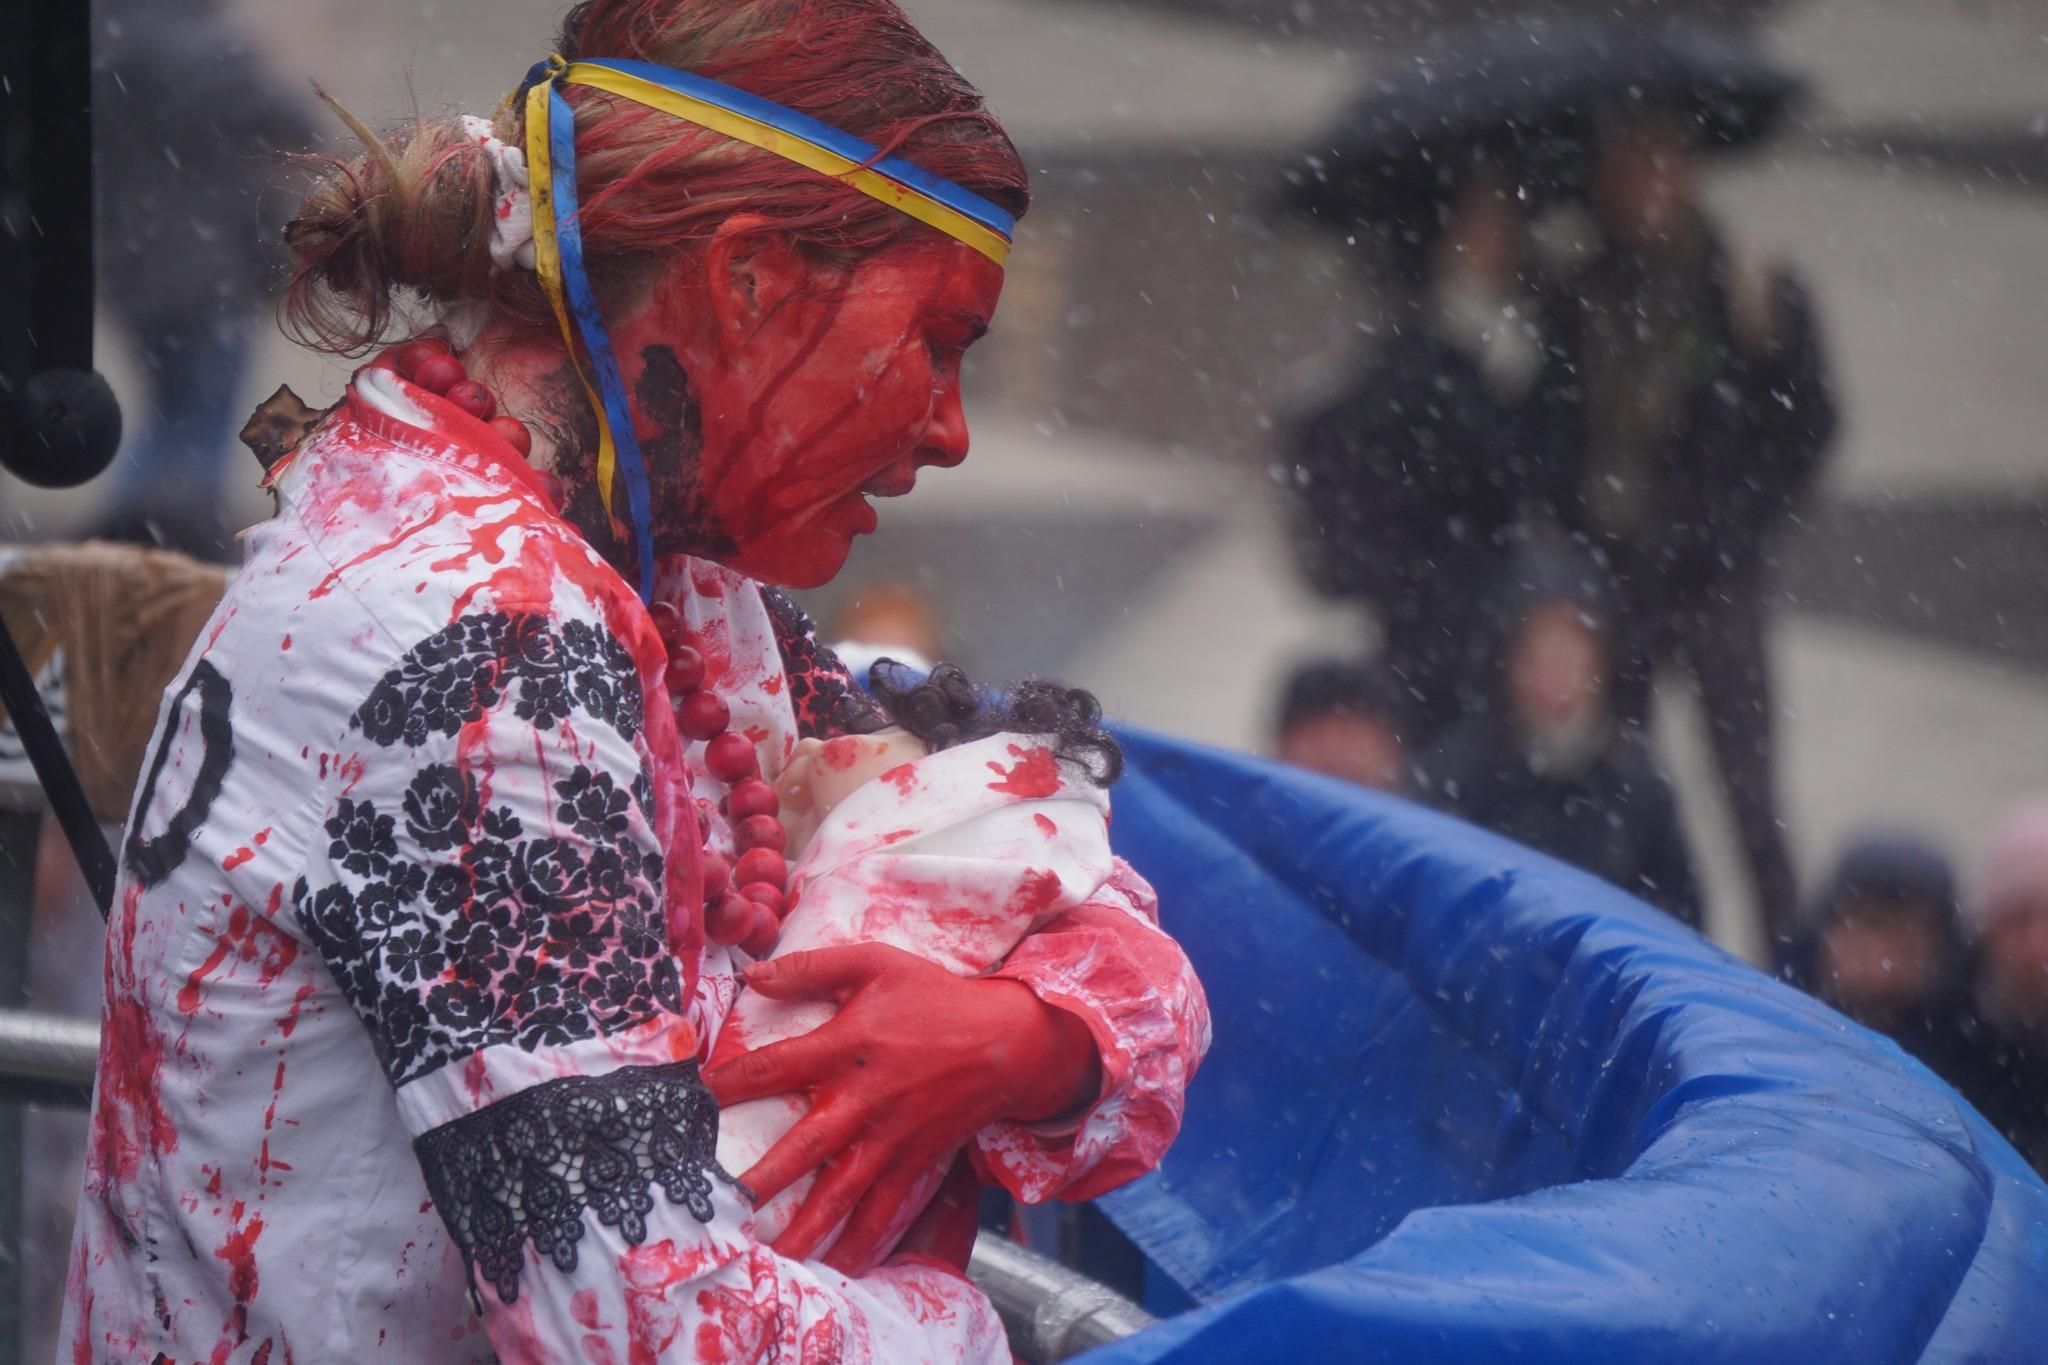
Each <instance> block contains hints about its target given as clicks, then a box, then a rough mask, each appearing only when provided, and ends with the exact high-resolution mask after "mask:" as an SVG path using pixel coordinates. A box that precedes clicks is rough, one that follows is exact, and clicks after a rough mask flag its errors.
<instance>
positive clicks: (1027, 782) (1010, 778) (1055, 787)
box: [988, 744, 1060, 800]
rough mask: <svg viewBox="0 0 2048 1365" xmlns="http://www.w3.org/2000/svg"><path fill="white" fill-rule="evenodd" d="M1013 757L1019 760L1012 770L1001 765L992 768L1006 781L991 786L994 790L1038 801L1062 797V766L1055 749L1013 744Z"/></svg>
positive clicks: (994, 765) (993, 765)
mask: <svg viewBox="0 0 2048 1365" xmlns="http://www.w3.org/2000/svg"><path fill="white" fill-rule="evenodd" d="M1010 756H1011V757H1012V758H1014V759H1016V760H1017V763H1016V765H1015V766H1013V767H1011V768H1008V769H1005V768H1004V767H1003V765H1002V764H1000V763H991V764H989V765H988V770H989V771H990V772H992V773H994V774H995V775H996V776H997V777H999V778H1001V779H1002V781H1000V782H991V783H989V784H988V789H989V790H990V791H992V792H1002V793H1004V794H1005V795H1008V796H1022V797H1025V798H1027V799H1034V800H1035V799H1042V798H1045V797H1048V796H1057V795H1059V790H1060V765H1059V760H1057V759H1056V758H1054V757H1053V753H1052V750H1050V749H1048V748H1045V747H1044V746H1042V745H1041V746H1039V747H1036V748H1032V749H1025V748H1023V747H1022V746H1020V745H1016V744H1012V745H1011V746H1010Z"/></svg>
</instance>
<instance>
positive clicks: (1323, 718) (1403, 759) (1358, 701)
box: [1273, 659, 1417, 796]
mask: <svg viewBox="0 0 2048 1365" xmlns="http://www.w3.org/2000/svg"><path fill="white" fill-rule="evenodd" d="M1414 726H1415V721H1414V708H1413V707H1412V706H1411V705H1410V704H1409V699H1408V695H1407V693H1406V692H1405V691H1404V690H1403V689H1402V687H1401V684H1400V682H1399V681H1398V680H1397V679H1396V678H1395V677H1394V676H1393V674H1392V672H1391V671H1390V670H1388V669H1387V668H1385V667H1383V666H1382V665H1380V664H1379V663H1377V662H1375V661H1369V660H1348V659H1318V660H1315V661H1313V662H1310V663H1306V664H1302V665H1301V666H1300V667H1298V668H1296V669H1295V670H1294V672H1293V674H1292V675H1291V676H1290V677H1289V678H1288V679H1287V686H1286V688H1285V689H1284V690H1283V691H1282V693H1281V696H1280V713H1279V716H1278V718H1277V719H1276V721H1275V724H1274V726H1273V756H1274V757H1275V758H1277V759H1279V760H1280V761H1281V762H1282V763H1288V764H1292V765H1293V766H1295V767H1297V768H1306V769H1307V770H1309V771H1310V772H1317V773H1322V774H1324V775H1325V776H1327V777H1336V778H1342V779H1343V780H1344V781H1346V782H1352V783H1356V784H1357V785H1358V786H1361V787H1370V788H1371V789H1372V790H1374V791H1383V792H1390V793H1393V794H1394V795H1397V796H1398V795H1405V794H1406V793H1407V792H1408V790H1409V787H1410V785H1411V784H1410V779H1409V764H1408V755H1409V749H1410V746H1411V745H1413V744H1414V743H1416V741H1417V736H1416V733H1415V729H1414Z"/></svg>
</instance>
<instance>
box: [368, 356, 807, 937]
mask: <svg viewBox="0 0 2048 1365" xmlns="http://www.w3.org/2000/svg"><path fill="white" fill-rule="evenodd" d="M370 364H371V366H372V367H373V368H377V369H386V370H391V371H393V372H395V373H396V374H397V375H398V376H399V378H401V379H405V380H408V381H410V382H411V383H414V384H417V385H419V386H420V387H421V388H423V389H425V390H427V391H428V392H430V393H436V394H439V395H440V396H441V397H443V398H446V399H447V400H448V401H449V402H451V403H453V404H454V405H455V406H456V407H458V408H461V409H462V410H463V411H464V412H466V413H468V414H469V415H470V416H472V417H474V418H476V419H477V420H478V421H481V422H487V423H489V424H490V427H491V430H493V431H495V432H497V433H498V435H500V436H502V437H504V438H505V442H506V444H507V445H510V446H511V447H512V448H513V449H514V450H516V451H518V452H519V454H520V457H521V458H524V457H526V456H528V455H530V454H532V453H533V434H532V433H531V432H529V431H528V430H527V429H526V423H524V422H522V421H520V420H519V419H518V418H516V417H510V416H503V415H500V414H499V413H498V400H497V396H496V395H494V394H493V393H492V392H491V391H490V390H489V389H487V388H485V387H484V386H483V385H482V384H479V383H477V382H476V381H475V380H474V379H471V378H470V377H469V372H468V371H467V370H465V369H464V368H463V365H462V362H461V360H459V359H457V358H456V355H455V349H454V347H452V346H450V345H449V344H448V343H447V342H446V341H444V340H442V339H441V338H439V337H422V338H420V339H419V340H417V341H409V342H406V343H405V344H404V345H402V346H393V347H391V348H390V349H388V350H386V351H384V352H383V353H382V354H381V355H379V356H378V357H377V358H376V359H375V360H373V361H371V362H370ZM541 477H542V478H544V479H546V480H547V481H548V482H549V484H550V485H551V486H552V487H554V488H555V490H556V497H555V501H556V504H557V505H558V506H559V505H560V503H561V501H562V499H561V495H560V485H559V484H557V483H556V482H555V480H554V479H553V477H552V476H550V475H546V474H543V475H542V476H541ZM653 614H654V625H655V629H656V630H657V631H658V632H660V635H661V641H662V644H663V645H664V646H666V647H667V649H668V660H669V661H668V674H667V681H668V691H669V697H670V699H671V700H672V701H673V703H674V705H675V712H676V726H677V728H678V729H680V730H681V731H682V732H683V734H684V735H685V736H686V737H687V738H689V739H693V740H702V741H704V767H705V769H706V771H708V772H709V773H710V774H711V775H712V776H713V777H715V778H717V779H718V780H719V781H720V782H723V783H725V784H726V797H725V801H724V803H723V804H724V807H725V813H726V818H727V819H728V820H730V821H731V822H732V832H733V844H734V846H735V847H736V848H737V849H738V850H739V859H738V861H737V862H735V861H733V860H732V859H729V858H727V857H725V856H724V855H723V854H719V853H712V852H710V851H708V849H707V851H706V852H705V854H704V859H703V871H704V932H705V934H706V936H707V937H709V938H710V939H711V941H712V942H714V943H722V944H727V945H734V944H736V945H738V947H739V949H740V951H742V952H744V953H747V954H749V955H750V956H753V957H765V956H766V955H767V953H768V951H769V949H771V948H773V947H774V946H775V939H776V936H777V935H778V934H779V933H780V932H781V925H782V917H783V915H785V914H787V913H788V907H787V900H786V897H785V896H784V894H783V892H784V890H785V888H787V886H788V885H789V862H788V860H787V858H786V857H785V856H784V855H786V854H787V853H788V851H789V831H787V830H786V829H784V828H783V827H782V821H781V820H780V819H778V818H777V817H778V815H779V814H780V813H781V810H782V799H781V798H780V797H778V796H777V795H776V794H775V788H773V787H771V786H769V785H768V783H767V782H766V781H764V780H763V779H762V777H761V761H760V757H759V756H758V755H757V754H756V753H755V752H754V745H753V741H751V740H749V739H748V738H747V737H746V736H745V735H743V734H740V733H738V732H737V731H734V730H733V729H732V728H731V726H732V712H731V710H730V709H729V708H728V707H727V706H726V704H725V698H723V697H721V696H719V695H718V694H717V693H716V692H713V691H711V690H710V689H709V688H707V687H705V686H704V655H703V654H702V653H701V652H700V651H699V650H697V648H696V647H695V646H693V645H691V644H690V643H689V630H688V627H687V626H686V625H685V624H684V622H683V614H682V613H681V612H679V611H677V610H676V609H675V608H674V607H673V606H671V605H670V604H669V603H667V602H657V603H655V604H654V607H653ZM710 834H711V830H710V825H709V822H708V821H706V820H704V819H703V818H702V817H701V816H700V819H699V824H698V836H699V837H700V838H703V839H707V840H708V839H709V838H710Z"/></svg>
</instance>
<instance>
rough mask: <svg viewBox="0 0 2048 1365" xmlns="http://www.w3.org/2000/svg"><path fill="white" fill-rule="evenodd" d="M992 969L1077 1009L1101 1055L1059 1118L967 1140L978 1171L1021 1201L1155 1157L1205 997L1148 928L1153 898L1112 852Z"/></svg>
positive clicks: (1194, 1053) (1201, 1039)
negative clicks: (1074, 1111)
mask: <svg viewBox="0 0 2048 1365" xmlns="http://www.w3.org/2000/svg"><path fill="white" fill-rule="evenodd" d="M995 975H997V976H1002V977H1007V978H1009V979H1011V980H1014V981H1020V982H1022V983H1023V984H1025V985H1027V986H1029V987H1030V988H1031V989H1032V990H1033V991H1034V992H1036V993H1037V995H1038V997H1039V999H1041V1000H1043V1001H1045V1002H1046V1003H1047V1004H1049V1005H1056V1006H1058V1007H1059V1008H1061V1009H1065V1010H1069V1011H1071V1012H1072V1013H1074V1014H1075V1015H1077V1016H1079V1017H1080V1018H1081V1019H1082V1020H1083V1021H1084V1022H1085V1023H1086V1024H1087V1025H1088V1030H1089V1032H1090V1033H1091V1034H1092V1035H1093V1036H1094V1038H1095V1045H1096V1048H1097V1050H1098V1051H1099V1053H1100V1054H1101V1058H1102V1093H1101V1095H1100V1097H1099V1098H1098V1099H1097V1100H1096V1102H1095V1103H1094V1104H1093V1105H1092V1106H1090V1107H1089V1109H1088V1110H1087V1111H1086V1112H1085V1113H1083V1114H1081V1115H1080V1116H1078V1117H1077V1118H1075V1119H1072V1120H1070V1121H1068V1122H1066V1123H1063V1124H1017V1123H998V1124H992V1125H991V1126H989V1127H988V1128H986V1129H984V1130H983V1131H982V1133H981V1134H980V1136H979V1137H978V1138H977V1139H976V1140H975V1145H974V1152H973V1155H974V1158H975V1164H976V1166H977V1168H978V1169H979V1170H980V1171H981V1173H982V1176H983V1178H984V1179H986V1180H990V1181H992V1182H994V1183H997V1184H1000V1185H1002V1186H1003V1187H1004V1188H1006V1189H1008V1190H1009V1191H1010V1193H1011V1194H1013V1195H1015V1196H1016V1197H1017V1198H1018V1199H1020V1200H1023V1201H1024V1202H1025V1203H1027V1204H1035V1203H1039V1202H1041V1201H1043V1200H1047V1199H1066V1200H1079V1199H1093V1198H1095V1197H1096V1196H1097V1195H1101V1194H1106V1193H1108V1192H1109V1191H1110V1190H1113V1189H1115V1188H1117V1187H1118V1186H1119V1185H1122V1184H1125V1183H1127V1182H1129V1181H1131V1180H1135V1179H1136V1178H1137V1177H1139V1176H1141V1175H1143V1174H1145V1173H1146V1172H1147V1171H1149V1170H1151V1169H1152V1168H1153V1167H1154V1166H1155V1165H1157V1164H1158V1162H1159V1158H1160V1156H1161V1155H1162V1154H1164V1152H1165V1151H1166V1149H1167V1147H1169V1146H1170V1145H1171V1144H1172V1142H1173V1139H1174V1138H1175V1136H1176V1135H1178V1134H1179V1132H1180V1121H1181V1113H1182V1110H1183V1108H1184V1106H1185V1103H1186V1096H1187V1086H1188V1082H1189V1081H1190V1080H1192V1079H1193V1077H1194V1074H1195V1068H1196V1067H1197V1066H1199V1065H1200V1064H1201V1060H1202V1057H1203V1056H1204V1055H1205V1054H1206V1053H1207V1052H1208V1050H1209V1002H1208V997H1207V996H1206V995H1205V994H1204V993H1203V990H1202V983H1201V982H1200V981H1199V980H1197V979H1196V977H1195V971H1194V967H1193V966H1192V965H1191V964H1190V963H1189V962H1188V959H1187V954H1185V953H1183V952H1182V951H1181V948H1180V945H1179V944H1177V943H1175V942H1174V941H1173V939H1172V938H1170V937H1168V936H1167V935H1166V934H1165V933H1164V932H1163V931H1161V929H1160V928H1159V900H1158V897H1157V896H1156V895H1154V894H1153V891H1152V888H1151V886H1149V885H1148V884H1147V883H1146V881H1145V879H1144V878H1142V877H1140V876H1139V875H1138V874H1137V873H1136V872H1134V871H1132V870H1131V868H1130V866H1129V865H1128V864H1126V863H1124V862H1123V861H1122V860H1121V859H1119V860H1118V861H1117V864H1116V871H1115V873H1114V874H1113V875H1112V876H1111V877H1110V879H1109V884H1108V885H1107V886H1105V887H1103V888H1102V889H1101V891H1099V892H1098V893H1097V894H1096V895H1095V896H1093V897H1091V898H1090V899H1089V901H1088V902H1087V903H1086V904H1085V905H1082V906H1080V907H1078V908H1077V909H1074V910H1070V911H1068V912H1066V913H1064V914H1061V915H1058V916H1055V917H1054V918H1053V919H1052V920H1051V921H1050V922H1049V923H1047V924H1046V925H1044V926H1043V927H1042V928H1040V929H1039V930H1038V931H1037V932H1036V933H1033V934H1031V935H1030V936H1029V937H1027V938H1026V939H1025V940H1024V941H1023V942H1022V943H1020V944H1019V945H1017V948H1016V950H1015V951H1013V952H1012V953H1011V954H1010V956H1009V959H1008V960H1007V961H1006V962H1004V964H1003V965H1002V966H1001V967H1000V968H999V969H997V971H996V972H995Z"/></svg>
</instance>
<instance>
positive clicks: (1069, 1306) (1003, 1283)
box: [0, 1010, 1153, 1365]
mask: <svg viewBox="0 0 2048 1365" xmlns="http://www.w3.org/2000/svg"><path fill="white" fill-rule="evenodd" d="M99 1050H100V1031H99V1026H98V1025H96V1024H93V1023H91V1022H90V1021H88V1020H84V1019H66V1018H63V1017H60V1016H58V1015H51V1014H36V1013H33V1012H31V1011H27V1010H0V1101H8V1102H13V1103H21V1102H24V1101H33V1102H35V1103H38V1104H59V1105H71V1106H74V1107H81V1108H82V1107H84V1106H85V1104H86V1103H87V1102H88V1100H89V1099H90V1096H91V1094H92V1076H93V1068H94V1066H95V1065H96V1064H97V1062H98V1058H99ZM967 1273H968V1275H969V1276H970V1277H971V1278H972V1279H973V1280H974V1282H975V1283H976V1284H977V1285H980V1286H981V1290H982V1292H983V1293H985V1294H987V1295H988V1297H989V1301H990V1302H992V1303H993V1304H995V1306H996V1311H997V1312H998V1313H1000V1314H1001V1315H1002V1319H1003V1325H1004V1326H1006V1327H1007V1328H1009V1331H1010V1346H1011V1349H1013V1350H1014V1351H1016V1352H1017V1354H1018V1356H1019V1357H1020V1358H1022V1359H1023V1360H1025V1361H1028V1362H1030V1365H1050V1363H1051V1362H1053V1361H1060V1360H1066V1359H1069V1358H1071V1357H1073V1356H1077V1355H1079V1354H1081V1353H1082V1352H1083V1351H1087V1350H1091V1349H1093V1348H1094V1347H1097V1346H1103V1345H1107V1344H1108V1343H1110V1342H1112V1341H1118V1340H1121V1339H1122V1338H1124V1337H1127V1336H1130V1335H1132V1334H1134V1333H1136V1332H1140V1331H1143V1330H1144V1329H1145V1328H1147V1327H1149V1326H1151V1325H1152V1322H1153V1319H1152V1317H1151V1315H1150V1314H1148V1313H1146V1312H1145V1311H1144V1310H1143V1309H1142V1308H1140V1307H1138V1305H1136V1304H1134V1303H1132V1302H1131V1301H1130V1300H1129V1299H1127V1298H1124V1297H1123V1296H1122V1295H1121V1294H1118V1293H1116V1292H1115V1291H1113V1290H1110V1289H1107V1288H1105V1287H1103V1286H1102V1285H1100V1284H1097V1283H1096V1282H1095V1281H1094V1280H1091V1279H1089V1278H1088V1277H1087V1276H1085V1275H1081V1274H1078V1273H1076V1272H1075V1271H1072V1270H1069V1269H1067V1267H1065V1266H1063V1265H1061V1264H1060V1263H1059V1262H1057V1261H1053V1260H1049V1259H1047V1258H1046V1257H1044V1256H1040V1255H1039V1254H1037V1253H1036V1252H1033V1251H1027V1250H1025V1249H1024V1248H1023V1247H1020V1246H1018V1245H1016V1244H1015V1243H1013V1242H1009V1241H1005V1240H1003V1239H1001V1238H998V1237H983V1238H982V1239H980V1240H979V1241H978V1242H977V1243H976V1244H975V1247H974V1257H973V1259H972V1260H970V1261H969V1262H968V1265H967Z"/></svg>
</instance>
